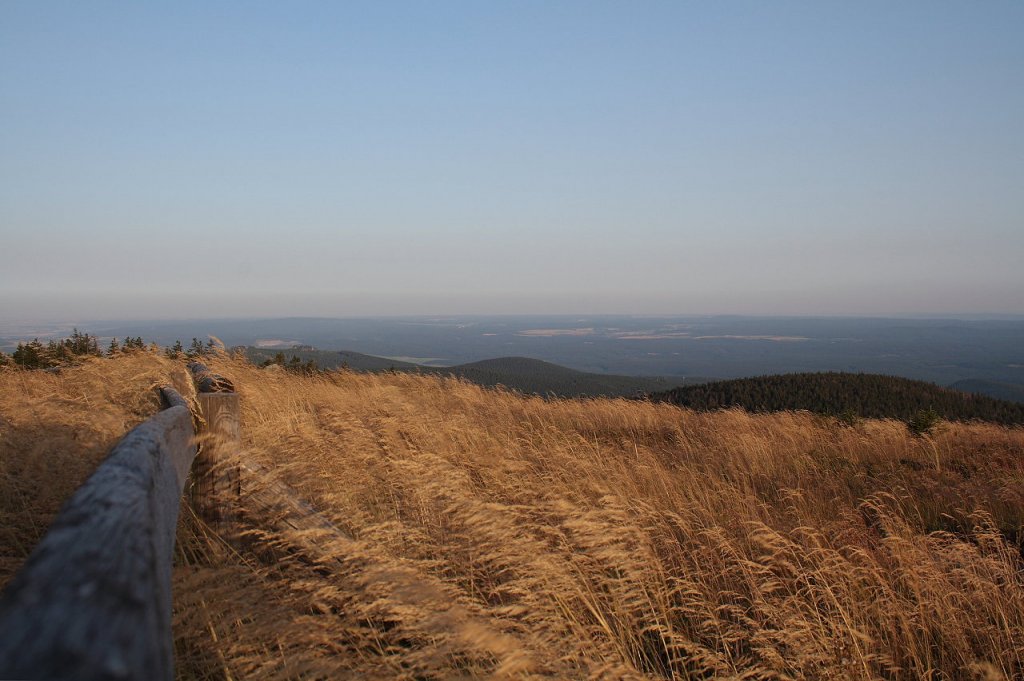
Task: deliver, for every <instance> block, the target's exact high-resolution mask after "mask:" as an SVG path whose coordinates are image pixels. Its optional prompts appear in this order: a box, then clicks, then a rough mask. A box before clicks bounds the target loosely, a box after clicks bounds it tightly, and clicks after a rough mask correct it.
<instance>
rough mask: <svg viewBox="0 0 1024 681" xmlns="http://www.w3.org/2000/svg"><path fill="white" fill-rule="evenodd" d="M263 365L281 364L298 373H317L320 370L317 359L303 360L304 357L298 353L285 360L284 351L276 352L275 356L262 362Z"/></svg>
mask: <svg viewBox="0 0 1024 681" xmlns="http://www.w3.org/2000/svg"><path fill="white" fill-rule="evenodd" d="M260 366H261V367H264V368H265V367H269V366H279V367H282V368H284V369H285V370H287V371H291V372H294V373H297V374H315V373H316V372H317V371H319V368H318V367H317V365H316V360H312V359H309V360H306V361H305V362H303V361H302V358H301V357H299V356H298V355H292V358H291V359H289V360H285V356H284V353H283V352H278V353H276V354H275V355H274V356H273V358H270V359H265V360H263V361H262V362H261V363H260Z"/></svg>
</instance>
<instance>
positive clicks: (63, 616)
mask: <svg viewBox="0 0 1024 681" xmlns="http://www.w3.org/2000/svg"><path fill="white" fill-rule="evenodd" d="M176 395H177V394H176V393H173V391H170V392H164V396H165V399H167V398H169V399H168V401H169V402H171V403H174V404H175V406H171V407H170V408H168V409H166V410H164V411H162V412H160V413H159V414H157V415H156V416H154V417H153V418H151V419H149V420H148V421H146V422H144V423H142V424H141V425H139V426H137V427H135V428H134V429H132V430H131V431H130V432H129V433H128V434H127V435H125V437H124V438H123V439H122V440H121V441H120V442H119V443H118V444H117V445H116V446H115V447H114V449H113V450H112V451H111V453H110V455H109V456H108V457H107V458H106V460H105V461H104V462H103V463H102V464H100V466H99V468H97V470H96V472H95V473H94V474H93V475H92V477H90V478H89V479H88V480H87V481H86V482H85V484H84V485H82V487H80V488H79V489H78V491H77V492H75V494H74V495H73V496H72V497H71V499H70V500H68V502H67V503H66V504H65V505H64V507H63V509H62V510H61V512H60V513H59V514H58V516H57V518H56V520H55V521H54V523H53V525H52V526H51V527H50V529H49V531H48V532H47V534H46V536H45V537H43V539H42V540H41V541H40V542H39V544H38V546H36V548H35V550H34V551H33V552H32V554H31V555H30V556H29V558H28V560H27V561H26V563H25V565H24V566H23V567H22V569H21V571H20V572H19V573H18V575H17V576H16V577H15V578H14V579H13V580H12V581H11V583H10V585H9V586H8V588H7V589H6V591H5V592H4V594H3V596H2V598H0V678H24V679H29V678H32V679H40V678H45V679H52V678H75V679H161V680H166V681H170V680H171V679H173V677H174V657H173V647H172V638H171V562H172V555H173V550H174V533H175V525H176V523H177V518H178V504H179V501H180V498H181V492H182V488H183V486H184V483H185V478H186V476H187V472H188V470H189V466H190V464H191V463H192V459H193V458H194V457H195V453H196V447H195V444H194V430H193V425H192V414H191V413H190V412H189V410H188V408H187V407H186V406H184V401H183V400H181V397H180V396H177V397H175V396H176ZM179 401H180V402H179Z"/></svg>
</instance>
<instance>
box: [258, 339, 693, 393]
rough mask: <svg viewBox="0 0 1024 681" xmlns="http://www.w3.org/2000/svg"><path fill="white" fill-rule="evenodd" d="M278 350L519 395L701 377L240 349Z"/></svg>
mask: <svg viewBox="0 0 1024 681" xmlns="http://www.w3.org/2000/svg"><path fill="white" fill-rule="evenodd" d="M278 352H280V353H281V354H282V355H283V356H284V357H285V360H288V359H290V358H291V357H292V356H296V357H298V358H299V359H300V360H302V361H303V362H306V361H309V360H312V361H314V362H316V364H317V366H318V367H319V368H321V369H338V368H343V367H344V368H346V369H350V370H352V371H389V370H393V371H409V372H418V373H424V374H437V375H448V376H459V377H461V378H464V379H466V380H467V381H470V382H472V383H476V384H477V385H482V386H486V387H495V386H498V385H502V386H505V387H506V388H509V389H512V390H517V391H519V392H521V393H525V394H535V395H544V396H548V395H553V396H556V397H636V396H639V395H644V394H647V393H650V392H656V391H664V390H668V389H670V388H673V387H675V386H678V385H683V384H687V383H694V382H698V381H700V380H702V379H684V378H666V377H658V376H619V375H615V374H596V373H589V372H585V371H577V370H575V369H569V368H567V367H563V366H559V365H557V364H552V363H550V362H544V361H542V360H539V359H531V358H529V357H499V358H496V359H486V360H482V361H479V362H470V363H468V364H459V365H457V366H451V367H432V366H423V365H420V364H412V363H410V362H401V361H397V360H391V359H388V358H386V357H375V356H373V355H364V354H361V353H358V352H350V351H347V350H343V351H332V350H308V349H294V350H277V349H273V350H268V349H266V348H253V347H247V348H245V353H246V356H247V357H248V358H249V359H250V360H251V361H253V362H255V363H257V364H259V363H261V362H264V361H267V360H271V361H272V360H273V359H274V356H275V355H276V354H277V353H278Z"/></svg>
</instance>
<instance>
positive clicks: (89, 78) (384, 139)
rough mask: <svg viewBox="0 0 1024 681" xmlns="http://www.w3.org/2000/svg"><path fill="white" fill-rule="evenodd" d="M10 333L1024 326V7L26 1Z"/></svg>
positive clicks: (14, 9) (14, 35)
mask: <svg viewBox="0 0 1024 681" xmlns="http://www.w3.org/2000/svg"><path fill="white" fill-rule="evenodd" d="M0 117H2V118H0V318H27V317H33V316H56V317H68V316H75V317H76V318H88V317H126V316H139V317H168V316H170V317H174V316H190V317H194V316H222V315H243V316H253V315H280V314H303V315H305V314H319V315H332V316H333V315H348V314H404V313H415V312H422V313H430V314H443V313H470V312H476V313H486V312H495V313H503V312H566V313H597V312H637V313H760V314H881V315H900V314H934V313H958V312H976V313H980V312H996V313H999V312H1004V313H1022V312H1024V267H1022V262H1021V261H1022V256H1024V2H1019V1H1015V2H938V1H929V2H920V3H915V2H899V3H893V2H800V3H796V2H772V3H766V2H750V3H743V2H722V3H719V2H706V3H684V2H665V3H659V2H620V3H599V2H579V3H574V2H558V3H552V2H515V3H492V2H465V3H436V2H415V3H391V2H388V3H361V4H360V5H358V6H357V5H356V4H354V3H353V4H345V3H336V2H322V3H311V2H297V3H284V2H274V3H255V2H238V3H217V2H196V3H184V2H181V3H127V2H118V3H105V2H77V1H76V2H35V1H32V2H12V1H10V0H7V1H5V2H3V3H2V4H0Z"/></svg>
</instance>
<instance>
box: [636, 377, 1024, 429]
mask: <svg viewBox="0 0 1024 681" xmlns="http://www.w3.org/2000/svg"><path fill="white" fill-rule="evenodd" d="M651 399H652V400H655V401H658V402H670V403H672V404H677V405H680V406H683V407H689V408H691V409H698V410H704V411H707V410H714V409H722V408H728V407H743V408H744V409H746V410H748V411H787V410H797V409H802V410H807V411H813V412H818V413H824V414H842V413H852V414H856V415H858V416H862V417H866V418H896V419H902V420H908V419H910V418H913V416H914V415H915V414H916V413H917V412H919V411H921V410H926V409H931V410H934V411H935V412H936V413H937V414H938V415H939V416H941V417H942V418H944V419H948V420H955V421H969V420H973V419H981V420H985V421H994V422H996V423H1002V424H1024V404H1020V403H1016V402H1010V401H1007V400H999V399H996V398H993V397H989V396H987V395H978V394H969V393H966V392H962V391H959V390H954V389H952V388H943V387H940V386H938V385H935V384H933V383H926V382H924V381H914V380H911V379H907V378H899V377H895V376H883V375H879V374H854V373H843V372H824V373H794V374H778V375H774V376H758V377H754V378H740V379H734V380H730V381H716V382H713V383H705V384H701V385H689V386H681V387H677V388H673V389H672V390H668V391H664V392H660V393H654V394H652V395H651Z"/></svg>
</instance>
